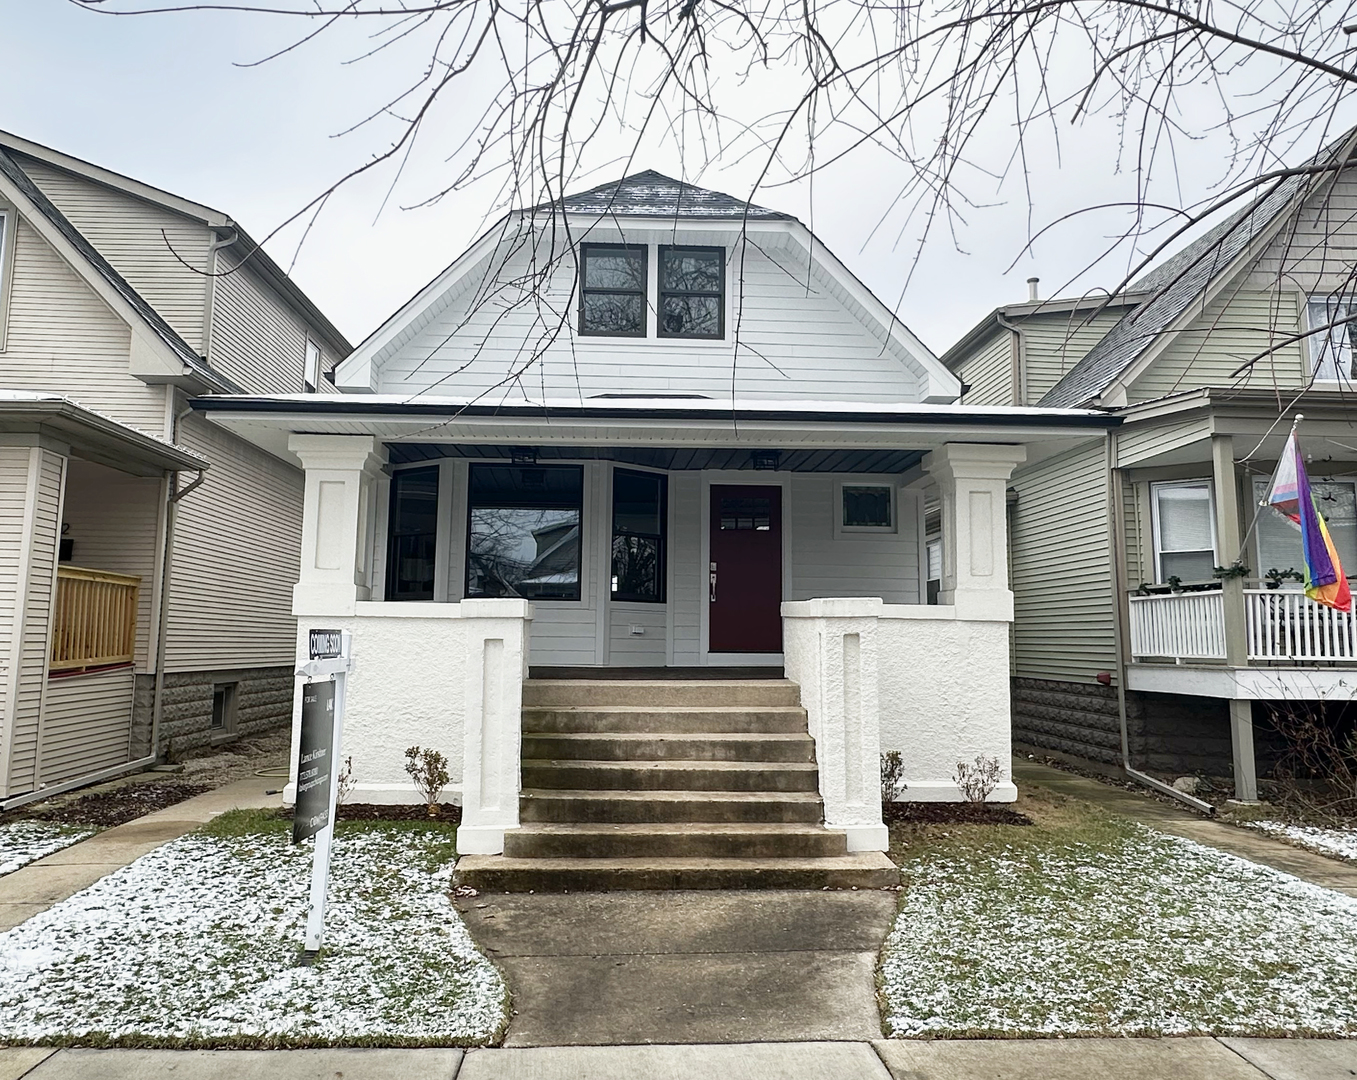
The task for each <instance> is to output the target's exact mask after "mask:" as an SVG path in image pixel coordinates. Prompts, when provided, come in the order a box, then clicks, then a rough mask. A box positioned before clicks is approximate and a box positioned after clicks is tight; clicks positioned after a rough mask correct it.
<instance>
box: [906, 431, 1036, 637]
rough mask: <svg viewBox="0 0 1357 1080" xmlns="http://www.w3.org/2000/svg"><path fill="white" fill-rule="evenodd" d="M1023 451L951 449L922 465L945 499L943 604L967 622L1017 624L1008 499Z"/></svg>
mask: <svg viewBox="0 0 1357 1080" xmlns="http://www.w3.org/2000/svg"><path fill="white" fill-rule="evenodd" d="M1026 460H1027V449H1026V448H1025V447H1022V446H1005V445H993V444H987V443H984V444H982V443H947V444H946V445H945V446H941V447H939V448H938V449H937V450H934V451H933V452H932V453H930V454H928V455H927V456H925V458H924V459H923V468H924V471H925V472H926V473H928V474H929V475H930V476H931V477H933V479H934V480H936V481H937V484H938V490H939V492H940V494H941V496H942V585H941V588H940V589H939V592H938V603H940V604H950V605H954V606H955V607H956V609H957V615H958V616H959V617H961V618H964V619H992V620H998V621H1007V622H1011V621H1012V620H1013V593H1012V592H1010V591H1009V588H1008V514H1007V503H1006V494H1007V486H1008V480H1009V477H1011V476H1012V475H1013V470H1014V469H1015V468H1016V467H1017V466H1018V465H1020V464H1022V462H1024V461H1026Z"/></svg>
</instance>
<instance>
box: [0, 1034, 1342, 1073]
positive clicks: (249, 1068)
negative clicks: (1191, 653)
mask: <svg viewBox="0 0 1357 1080" xmlns="http://www.w3.org/2000/svg"><path fill="white" fill-rule="evenodd" d="M166 1075H172V1076H174V1077H176V1078H178V1080H273V1078H279V1080H338V1078H341V1077H342V1080H509V1078H513V1080H584V1078H588V1080H634V1078H638V1077H644V1078H646V1080H688V1078H690V1077H693V1076H710V1077H716V1078H719V1080H1087V1078H1089V1077H1095V1076H1096V1077H1097V1078H1098V1080H1159V1078H1160V1077H1173V1080H1352V1077H1354V1076H1357V1041H1347V1042H1344V1041H1339V1040H1333V1041H1329V1040H1302V1039H1290V1040H1289V1039H1201V1038H1197V1039H1070V1040H1057V1039H1046V1040H1030V1041H1022V1042H1017V1041H1003V1040H980V1041H967V1040H961V1041H955V1042H952V1041H946V1042H944V1041H938V1042H912V1041H890V1042H887V1041H876V1042H798V1043H732V1044H727V1045H720V1046H712V1045H696V1046H572V1047H542V1048H538V1049H509V1050H468V1051H465V1052H463V1051H461V1050H282V1051H251V1050H202V1051H173V1050H46V1049H28V1048H22V1049H10V1050H3V1049H0V1080H143V1078H145V1077H150V1076H166Z"/></svg>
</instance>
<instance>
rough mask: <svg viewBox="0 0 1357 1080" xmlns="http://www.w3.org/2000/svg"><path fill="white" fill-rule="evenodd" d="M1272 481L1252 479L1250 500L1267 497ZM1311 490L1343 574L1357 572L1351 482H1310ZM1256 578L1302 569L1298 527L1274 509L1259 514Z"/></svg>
mask: <svg viewBox="0 0 1357 1080" xmlns="http://www.w3.org/2000/svg"><path fill="white" fill-rule="evenodd" d="M1271 483H1272V480H1271V478H1264V477H1255V478H1254V481H1253V501H1254V502H1255V503H1259V502H1262V501H1263V500H1264V499H1266V498H1267V490H1268V487H1269V486H1270V485H1271ZM1310 490H1311V492H1313V493H1314V496H1315V505H1316V506H1318V507H1319V512H1320V513H1321V514H1323V515H1324V523H1325V524H1326V525H1327V526H1328V527H1329V535H1330V536H1331V537H1332V538H1333V546H1334V549H1335V550H1336V551H1337V552H1338V561H1339V562H1341V563H1342V564H1343V573H1345V574H1347V575H1349V576H1351V575H1352V574H1354V573H1357V492H1355V491H1354V484H1353V481H1351V480H1311V481H1310ZM1256 535H1257V537H1258V576H1259V577H1262V576H1263V575H1265V574H1266V573H1267V572H1268V571H1269V570H1300V571H1302V572H1303V571H1304V569H1305V553H1304V552H1303V551H1302V550H1301V540H1300V526H1298V525H1292V524H1291V522H1289V521H1287V520H1285V519H1284V518H1283V517H1282V516H1281V515H1280V514H1278V513H1276V512H1275V511H1273V510H1269V509H1266V508H1264V509H1262V510H1261V511H1260V512H1259V514H1258V529H1257V533H1256Z"/></svg>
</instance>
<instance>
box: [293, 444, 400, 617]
mask: <svg viewBox="0 0 1357 1080" xmlns="http://www.w3.org/2000/svg"><path fill="white" fill-rule="evenodd" d="M287 447H288V449H289V450H291V451H292V452H293V453H294V454H296V455H297V456H298V457H299V458H300V459H301V462H302V468H304V469H305V470H306V490H305V493H304V496H303V503H302V551H301V567H300V576H299V579H298V581H297V584H296V585H295V586H294V587H293V590H292V613H293V614H294V615H298V616H307V615H331V616H342V615H352V614H354V611H355V605H356V604H357V603H358V602H359V601H361V600H368V599H370V598H371V589H370V587H369V584H370V583H369V575H368V569H369V568H368V552H369V550H371V532H372V527H373V506H374V499H373V489H374V486H375V484H376V482H377V480H378V479H379V478H380V477H381V475H382V467H383V466H384V465H385V464H386V459H387V454H386V447H385V446H384V445H383V444H382V442H381V441H380V440H379V439H377V438H376V437H374V436H372V435H291V436H289V437H288V440H287Z"/></svg>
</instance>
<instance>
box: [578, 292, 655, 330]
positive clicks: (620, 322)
mask: <svg viewBox="0 0 1357 1080" xmlns="http://www.w3.org/2000/svg"><path fill="white" fill-rule="evenodd" d="M580 330H581V331H582V332H584V333H586V334H637V335H640V334H644V333H645V332H646V305H645V298H644V296H642V295H640V294H638V293H599V292H591V293H585V294H584V309H583V321H582V323H581V325H580Z"/></svg>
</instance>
